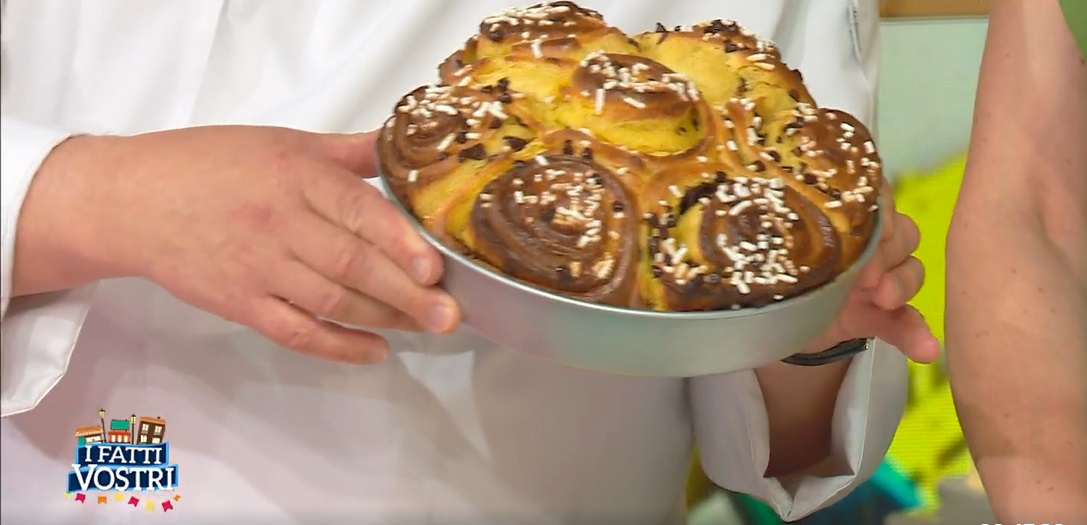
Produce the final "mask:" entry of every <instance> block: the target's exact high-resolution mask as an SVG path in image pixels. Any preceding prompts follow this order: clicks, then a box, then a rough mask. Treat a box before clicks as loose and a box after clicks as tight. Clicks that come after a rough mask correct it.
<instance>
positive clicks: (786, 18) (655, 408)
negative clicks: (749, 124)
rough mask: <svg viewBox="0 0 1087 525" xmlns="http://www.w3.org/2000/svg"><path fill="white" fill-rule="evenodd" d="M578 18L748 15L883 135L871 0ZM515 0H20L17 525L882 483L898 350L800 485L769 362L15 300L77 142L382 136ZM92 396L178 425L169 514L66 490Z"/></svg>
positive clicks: (379, 514)
mask: <svg viewBox="0 0 1087 525" xmlns="http://www.w3.org/2000/svg"><path fill="white" fill-rule="evenodd" d="M582 3H583V5H585V6H586V7H592V8H595V9H598V10H600V11H602V12H603V13H604V14H605V16H606V17H607V19H608V20H609V21H610V22H612V23H613V24H615V25H618V26H619V27H621V28H623V29H626V30H627V31H631V32H633V31H638V30H643V29H648V28H651V27H652V26H653V24H654V23H655V22H657V21H658V20H659V21H661V22H663V23H664V24H665V25H667V26H673V25H677V24H687V23H692V22H696V21H700V20H708V19H713V18H722V17H725V18H735V19H738V20H741V21H743V22H745V23H746V24H748V25H749V26H750V27H752V28H753V29H754V30H756V31H758V32H760V33H762V34H763V35H766V36H768V37H771V38H773V39H775V40H777V42H778V44H779V45H780V47H781V50H782V52H783V54H784V56H785V58H786V59H787V61H788V62H789V63H790V64H792V65H793V66H797V67H799V68H800V69H802V70H803V72H804V76H805V79H806V81H807V83H808V85H809V86H810V89H811V91H812V93H813V94H814V96H815V97H816V98H817V100H818V101H819V102H820V103H821V104H822V105H826V106H834V107H839V108H844V109H846V110H848V111H850V112H852V113H854V114H856V115H858V116H859V117H860V118H861V120H863V121H867V122H869V123H872V121H873V118H874V109H875V100H874V90H875V86H876V80H877V79H876V71H877V70H876V61H877V56H878V47H877V45H878V44H877V43H878V39H877V32H878V12H877V5H876V2H875V1H874V0H810V1H798V0H759V1H754V0H750V1H743V0H717V1H713V2H707V1H703V0H670V1H667V2H662V1H658V0H613V1H608V0H595V1H593V0H583V2H582ZM509 4H510V2H506V1H499V0H472V1H470V2H469V1H458V2H450V1H445V0H395V1H393V0H385V1H374V0H366V1H361V0H324V1H316V0H307V1H300V0H155V1H154V2H145V1H138V0H82V1H78V2H77V1H76V0H8V1H6V2H4V6H3V9H4V12H3V28H2V38H3V191H2V195H3V227H2V233H3V238H2V248H3V267H2V270H3V307H4V308H3V320H2V335H3V350H2V358H3V368H2V377H3V384H2V408H3V416H4V419H3V436H2V447H3V454H2V455H3V460H2V462H0V464H2V470H3V477H2V488H0V497H2V498H3V501H2V504H0V512H2V519H3V521H4V522H5V523H7V522H8V520H9V519H11V520H12V521H11V523H30V522H42V523H81V524H83V523H158V522H166V521H170V520H172V521H173V522H174V523H187V524H200V523H218V522H230V523H241V522H242V520H246V522H249V519H250V518H251V519H252V522H255V523H266V524H269V525H271V524H286V523H309V522H314V523H316V522H319V521H333V520H335V519H339V518H343V519H348V518H349V519H353V520H354V522H355V523H367V524H369V523H374V524H385V523H388V524H393V523H397V524H401V523H403V524H412V523H424V522H425V523H436V524H438V523H461V522H463V523H474V524H508V523H535V524H559V523H605V522H607V523H611V522H618V523H626V524H641V523H647V524H648V523H653V524H664V523H681V522H682V521H683V520H684V509H683V492H684V481H685V476H686V474H687V471H688V466H689V458H690V454H691V452H692V448H693V446H694V445H695V444H696V443H697V445H698V448H699V450H700V452H701V456H702V461H703V464H704V467H705V469H706V470H707V472H708V473H709V475H710V476H711V477H712V479H713V480H714V481H715V482H717V483H718V484H720V485H722V486H724V487H727V488H729V489H732V490H736V491H741V492H745V493H749V494H753V495H754V496H756V497H759V498H761V499H763V500H766V501H768V502H769V503H770V504H771V505H772V506H773V508H774V509H776V510H777V512H778V513H780V514H781V515H782V516H783V517H785V518H786V519H790V520H792V519H798V518H800V517H803V516H805V515H807V514H809V513H811V512H813V511H815V510H817V509H818V508H820V507H822V506H825V505H828V504H829V503H831V502H833V501H836V500H838V499H840V498H841V497H843V496H844V495H845V494H847V493H848V492H849V491H850V490H851V489H852V488H854V487H855V486H856V485H857V484H858V483H861V482H863V480H864V479H866V478H867V477H868V476H869V475H870V474H871V473H872V472H873V471H874V470H875V468H876V467H877V465H878V464H879V463H880V462H881V460H882V458H883V456H884V453H885V452H886V449H887V448H888V446H889V443H890V440H891V437H892V436H893V434H894V431H895V428H896V425H897V423H898V421H899V417H900V415H901V412H902V409H903V407H904V402H905V389H906V381H905V378H906V367H905V361H904V359H903V358H902V357H901V356H900V355H899V354H898V352H896V351H894V349H893V348H890V347H887V346H885V345H882V344H881V345H879V346H877V347H876V348H875V350H874V351H871V352H867V353H866V354H864V355H861V356H859V357H857V358H855V359H854V361H853V363H852V365H851V368H850V370H849V373H848V376H847V378H846V381H845V384H844V385H843V387H842V390H841V393H840V395H839V397H838V406H837V410H836V412H835V415H834V425H833V428H834V439H833V442H834V454H835V455H836V457H837V458H838V459H839V460H840V462H841V464H843V465H844V466H843V468H842V469H841V470H840V475H837V476H833V477H823V478H808V479H805V480H803V481H802V482H800V483H799V484H798V485H796V486H793V485H790V486H789V488H788V489H787V488H785V487H784V486H783V485H782V484H781V483H779V482H778V481H777V480H775V479H766V478H764V477H763V472H764V469H765V467H766V465H767V458H768V453H769V450H768V441H767V421H766V410H765V405H764V403H763V400H762V396H761V393H760V390H759V387H758V385H757V383H756V379H755V377H754V374H753V373H752V372H750V371H744V372H737V373H732V374H725V375H720V376H712V377H702V378H696V379H689V380H684V379H666V378H638V377H622V376H615V375H607V374H602V373H593V372H587V371H582V370H574V369H570V368H566V367H563V366H560V365H555V364H550V363H546V362H542V361H538V360H536V359H532V358H527V357H524V356H523V355H521V354H519V353H517V352H515V351H512V350H509V349H503V348H498V347H496V345H494V344H492V343H489V342H488V341H486V340H484V339H483V338H481V337H479V336H477V335H475V334H474V333H472V332H471V330H470V329H468V328H464V329H462V330H460V331H459V332H458V333H456V334H454V335H451V336H441V337H439V336H431V335H421V334H403V333H387V334H385V335H387V336H388V337H389V339H390V342H391V345H392V348H393V351H392V352H391V355H390V357H389V359H388V360H387V361H386V362H384V363H381V364H377V365H373V366H367V367H358V366H351V365H344V364H337V363H331V362H326V361H322V360H318V359H315V358H310V357H306V356H303V355H299V354H295V353H292V352H289V351H287V350H284V349H282V348H279V347H277V346H275V345H273V344H272V343H270V342H268V341H267V340H265V339H263V338H262V337H260V336H259V335H257V334H255V333H254V332H252V331H250V330H248V329H246V328H244V327H242V326H239V325H236V324H231V323H228V322H225V321H223V320H221V319H219V318H217V317H214V316H212V315H209V314H207V313H204V312H201V311H198V310H196V309H194V308H191V307H188V306H186V305H185V304H183V303H181V302H180V301H178V300H176V299H174V298H173V297H171V296H170V295H169V294H167V293H166V292H164V291H163V290H161V289H159V288H157V287H156V286H155V285H153V284H151V283H148V282H143V281H140V280H135V279H118V280H110V281H105V282H100V283H97V284H96V285H91V286H85V287H81V288H78V289H74V290H70V291H66V292H61V293H52V294H46V295H41V296H33V297H23V298H15V299H12V298H11V297H10V294H11V278H12V253H13V250H14V235H15V230H16V222H17V219H18V212H19V208H20V205H21V203H22V199H23V196H24V194H25V192H26V188H27V186H28V184H29V183H30V181H31V178H32V176H33V174H34V172H35V171H36V169H37V167H38V165H39V163H40V162H41V161H42V159H43V157H45V156H46V155H47V154H48V153H49V151H50V149H51V147H52V146H53V145H55V144H56V143H58V142H59V141H61V140H63V139H64V138H65V137H67V136H69V134H72V133H120V134H131V133H139V132H146V131H151V130H160V129H165V128H176V127H184V126H194V125H203V124H218V123H244V124H269V125H279V126H292V127H297V128H302V129H307V130H315V131H337V132H344V131H360V130H368V129H374V128H376V127H378V126H379V125H380V124H381V122H382V121H383V119H384V117H385V116H386V115H387V114H388V113H389V112H390V111H391V109H392V108H393V106H394V104H395V103H396V101H397V99H398V98H399V97H400V96H401V95H402V94H403V93H406V92H408V91H410V90H411V89H412V88H414V87H416V86H417V85H420V84H423V83H426V82H430V81H433V80H434V79H435V75H436V70H435V66H436V64H438V62H439V61H440V60H441V59H443V58H444V57H445V56H446V55H447V54H448V53H449V52H450V51H451V50H453V49H454V48H456V47H457V46H458V45H459V44H461V43H462V42H463V40H464V39H465V38H466V37H467V36H469V34H471V33H473V32H474V31H475V28H476V27H477V25H478V23H479V20H480V19H481V18H482V17H483V16H484V15H486V14H489V13H492V12H495V11H498V10H500V9H502V8H504V7H506V6H508V5H509ZM164 176H184V174H182V173H174V174H166V175H164ZM193 206H199V203H193ZM132 220H133V221H138V220H139V218H138V217H133V219H132ZM117 234H118V235H124V232H117ZM721 351H722V352H727V351H729V349H728V348H727V346H722V348H721ZM99 408H104V409H105V410H106V411H107V416H106V418H107V420H108V419H114V418H116V419H126V418H127V417H128V415H129V414H132V413H135V414H137V415H141V416H143V415H147V416H157V417H162V418H164V419H165V420H166V421H167V428H166V434H165V438H166V440H167V441H168V442H169V443H170V455H171V458H170V459H171V461H172V462H173V463H176V464H177V465H178V468H179V485H178V487H177V490H176V494H177V495H179V496H181V498H180V499H178V500H177V501H176V502H173V503H172V507H173V508H172V510H171V511H169V512H164V511H163V510H162V509H157V511H156V512H154V513H148V512H145V510H144V509H142V508H135V507H132V506H128V505H125V504H123V503H122V502H116V501H114V499H113V498H110V499H109V501H108V504H106V505H100V504H97V503H96V501H97V500H96V498H95V497H94V495H93V494H92V497H91V498H90V499H88V500H86V501H84V502H82V503H81V502H78V501H76V500H75V499H73V498H71V497H66V496H65V490H66V479H67V472H68V470H69V469H70V468H71V463H72V460H73V456H74V447H75V444H76V438H75V435H74V430H75V428H76V427H79V426H86V425H93V424H97V423H98V410H99ZM69 496H71V495H69ZM143 496H144V497H146V498H149V499H150V500H151V501H158V500H163V499H166V498H165V497H163V496H161V495H157V494H154V493H147V494H143ZM142 505H143V503H140V504H139V505H138V506H137V507H142ZM179 520H180V521H179Z"/></svg>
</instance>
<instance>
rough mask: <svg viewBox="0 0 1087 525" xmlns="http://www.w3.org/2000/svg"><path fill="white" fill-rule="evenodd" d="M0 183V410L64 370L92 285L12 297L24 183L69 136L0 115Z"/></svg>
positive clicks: (21, 405)
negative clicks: (0, 150)
mask: <svg viewBox="0 0 1087 525" xmlns="http://www.w3.org/2000/svg"><path fill="white" fill-rule="evenodd" d="M2 118H3V120H2V125H3V137H2V144H0V145H2V147H3V151H4V155H3V159H2V169H3V172H2V186H0V204H2V207H0V318H2V319H3V324H2V326H0V335H2V338H3V341H2V343H3V349H2V350H0V358H2V364H3V366H2V370H0V415H2V416H3V417H7V416H10V415H13V414H17V413H19V412H25V411H27V410H30V409H32V408H34V407H35V406H37V404H38V403H39V402H40V401H41V399H42V398H44V397H45V395H46V394H47V393H48V392H49V391H50V390H52V388H53V386H55V385H56V383H57V382H58V381H59V380H60V378H61V377H62V376H63V375H64V372H65V371H66V370H67V369H68V360H69V358H70V357H71V352H72V348H73V347H74V346H75V342H76V339H77V338H78V335H79V329H80V328H81V327H82V325H83V320H84V319H85V318H86V315H87V311H88V309H89V308H90V302H91V295H92V291H93V285H92V286H85V287H81V288H77V289H74V290H68V291H65V292H60V293H52V294H42V295H37V296H32V297H21V298H18V299H13V298H12V296H11V294H12V278H13V270H14V256H15V234H16V230H17V225H18V220H19V213H20V210H21V209H22V205H23V201H24V199H25V198H26V192H27V188H29V187H30V182H31V181H32V180H33V178H34V175H35V174H36V173H37V171H38V168H39V166H41V163H42V161H43V160H44V159H45V158H46V157H47V156H48V155H49V154H50V152H52V151H53V148H54V147H55V146H56V145H57V144H60V143H61V142H63V141H64V140H65V139H67V138H68V137H70V136H71V135H72V133H71V132H69V131H67V130H63V129H58V128H50V127H45V126H40V125H37V124H34V123H31V122H27V121H25V120H21V119H17V118H14V117H9V116H4V117H2Z"/></svg>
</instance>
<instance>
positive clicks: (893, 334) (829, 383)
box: [690, 188, 939, 521]
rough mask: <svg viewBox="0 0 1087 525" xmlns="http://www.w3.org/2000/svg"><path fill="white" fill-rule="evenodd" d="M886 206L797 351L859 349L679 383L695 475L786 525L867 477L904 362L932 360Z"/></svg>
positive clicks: (905, 247)
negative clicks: (689, 409)
mask: <svg viewBox="0 0 1087 525" xmlns="http://www.w3.org/2000/svg"><path fill="white" fill-rule="evenodd" d="M888 191H889V188H888ZM893 208H894V205H893V199H891V198H890V197H889V196H888V198H887V200H886V206H885V207H884V217H885V219H884V220H883V222H884V224H885V227H884V229H883V232H884V235H883V237H882V239H881V242H880V247H879V249H878V250H877V252H876V255H875V256H874V257H873V260H872V261H871V262H870V263H869V264H868V266H866V267H865V269H864V271H863V272H862V273H861V276H860V278H859V279H858V284H857V285H856V287H855V288H854V290H853V293H852V294H851V296H850V299H849V301H848V302H847V304H846V305H845V307H844V308H843V310H842V311H841V313H840V314H839V315H838V318H837V320H836V322H835V323H834V325H833V326H831V327H829V328H828V329H827V331H826V332H825V333H824V334H823V335H822V336H821V337H820V338H819V339H818V340H817V341H815V342H813V343H812V344H811V345H809V347H808V348H806V349H803V350H802V352H804V353H814V352H819V351H821V350H824V349H826V348H829V347H831V346H834V345H835V344H836V343H837V342H840V341H845V340H850V339H854V338H872V339H874V341H873V342H872V343H871V345H870V348H869V349H868V350H867V351H865V352H863V353H860V354H858V355H856V356H854V357H852V358H851V359H848V360H843V361H839V362H834V363H829V364H826V365H822V366H814V367H808V366H796V365H791V364H786V363H772V364H769V365H766V366H763V367H760V368H758V369H756V370H754V371H742V372H736V373H733V374H726V375H722V376H707V377H699V378H695V379H692V380H691V385H690V388H691V403H692V405H693V411H694V421H695V433H696V439H697V441H698V445H699V454H700V457H701V459H702V463H703V467H704V470H705V471H706V473H707V475H708V476H709V477H710V478H711V479H712V480H714V481H715V482H716V483H717V484H718V485H721V486H723V487H725V488H728V489H730V490H734V491H738V492H744V493H747V494H751V495H753V496H755V497H757V498H759V499H761V500H763V501H766V502H767V503H768V504H770V505H771V506H772V507H773V508H774V509H775V510H776V511H777V512H778V514H779V515H780V516H781V517H782V518H784V519H786V520H790V521H791V520H797V519H800V518H802V517H804V516H806V515H808V514H811V513H812V512H815V511H816V510H819V509H820V508H824V507H825V506H827V505H829V504H831V503H833V502H834V501H837V500H838V499H840V498H842V497H845V496H846V495H847V494H849V492H851V491H852V490H853V489H854V488H856V487H857V486H859V485H860V484H861V483H863V482H864V481H865V480H866V479H868V477H869V476H871V474H872V473H873V472H874V471H875V469H876V468H877V467H878V466H879V464H880V463H881V462H882V460H883V457H884V455H885V454H886V452H887V449H888V448H889V447H890V443H891V439H892V438H893V437H894V433H895V430H896V429H897V427H898V422H899V420H900V418H901V416H902V411H903V410H904V408H905V403H906V385H907V381H906V378H907V368H906V363H905V356H909V357H910V358H912V359H915V360H917V361H920V362H931V361H933V360H935V358H936V357H937V355H938V352H939V347H938V344H937V342H936V340H935V338H933V336H932V334H931V332H930V331H929V330H928V327H927V325H926V324H925V322H924V319H923V318H922V317H921V316H920V314H919V313H918V312H917V311H916V310H915V309H913V307H911V306H909V305H908V304H907V302H908V301H909V300H910V299H911V298H912V297H913V296H914V295H915V294H916V293H917V291H918V290H919V289H920V287H921V284H922V281H923V270H922V268H921V266H920V263H919V262H918V261H917V260H916V259H914V258H912V256H911V254H912V253H913V251H914V250H915V249H916V248H917V245H918V242H919V234H918V231H917V228H916V225H915V224H914V223H913V221H911V220H910V219H909V218H908V217H906V216H904V215H902V214H900V213H897V212H894V211H893Z"/></svg>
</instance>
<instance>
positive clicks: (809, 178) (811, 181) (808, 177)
mask: <svg viewBox="0 0 1087 525" xmlns="http://www.w3.org/2000/svg"><path fill="white" fill-rule="evenodd" d="M817 182H819V177H816V176H815V175H812V174H811V173H808V174H805V175H804V184H807V185H809V186H814V185H815V184H816V183H817Z"/></svg>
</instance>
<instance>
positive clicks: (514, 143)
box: [502, 135, 528, 151]
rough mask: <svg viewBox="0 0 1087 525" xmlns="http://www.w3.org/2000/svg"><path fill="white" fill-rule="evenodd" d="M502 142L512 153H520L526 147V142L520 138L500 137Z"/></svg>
mask: <svg viewBox="0 0 1087 525" xmlns="http://www.w3.org/2000/svg"><path fill="white" fill-rule="evenodd" d="M502 141H503V142H505V143H506V145H507V146H509V148H510V149H511V150H513V151H521V150H522V149H525V146H527V145H528V141H527V140H525V139H523V138H521V137H514V136H512V135H509V136H505V137H502Z"/></svg>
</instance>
